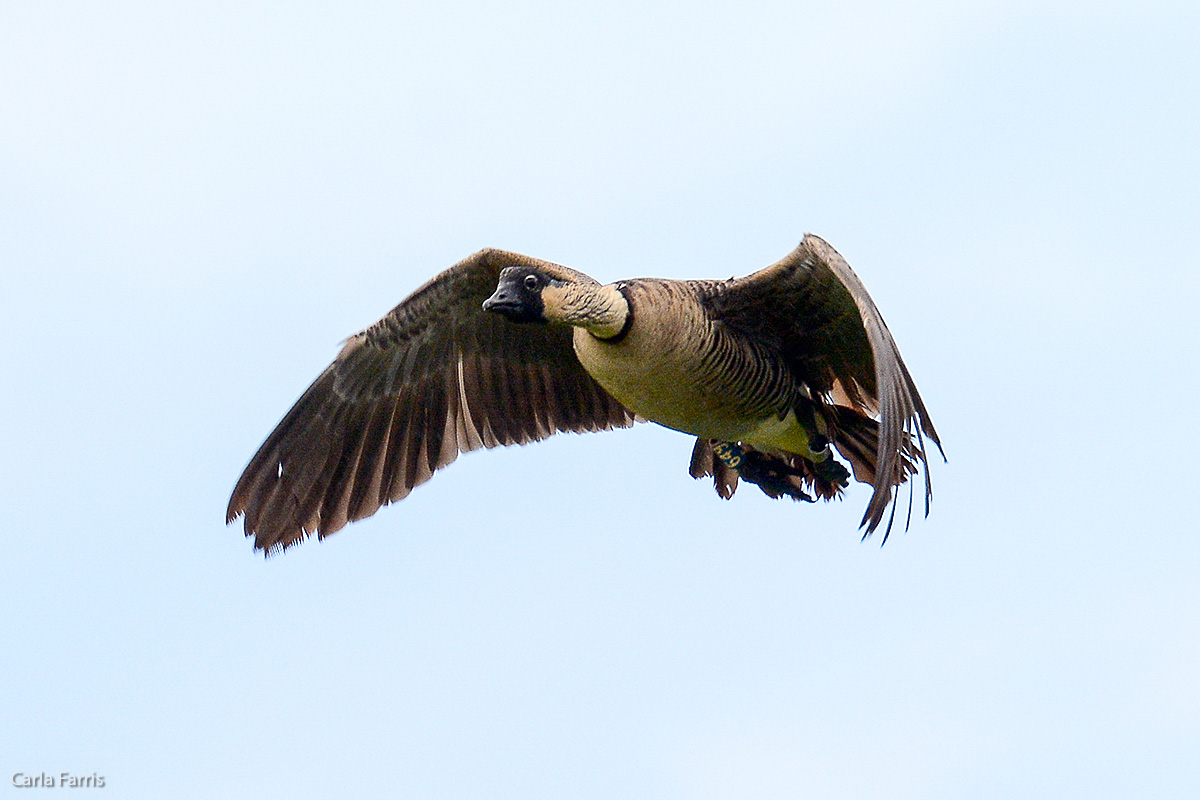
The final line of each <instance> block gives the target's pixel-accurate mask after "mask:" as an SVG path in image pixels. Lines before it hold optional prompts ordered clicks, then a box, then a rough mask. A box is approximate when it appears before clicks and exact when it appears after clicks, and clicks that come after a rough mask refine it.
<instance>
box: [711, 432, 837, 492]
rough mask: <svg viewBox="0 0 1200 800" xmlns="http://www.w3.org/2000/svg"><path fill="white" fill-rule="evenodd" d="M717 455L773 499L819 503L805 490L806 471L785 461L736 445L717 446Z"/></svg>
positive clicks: (714, 447) (714, 449) (720, 444)
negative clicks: (784, 497) (786, 498)
mask: <svg viewBox="0 0 1200 800" xmlns="http://www.w3.org/2000/svg"><path fill="white" fill-rule="evenodd" d="M713 454H714V455H715V456H716V457H717V458H719V459H720V460H721V462H722V463H723V464H725V466H727V467H729V468H730V469H733V470H736V471H737V474H738V477H740V478H741V479H742V480H744V481H749V482H750V483H753V484H755V485H756V486H758V488H760V489H762V490H763V492H764V493H766V494H767V495H768V496H769V497H775V498H778V497H783V496H784V495H787V496H788V497H791V498H792V499H794V500H803V501H804V502H806V503H813V502H816V499H815V498H814V497H813V496H812V495H810V494H808V493H807V492H805V491H804V490H803V489H802V488H801V485H802V482H803V479H804V474H805V473H804V470H801V469H796V468H795V467H793V466H792V465H791V464H788V463H787V462H786V461H784V460H783V459H781V458H778V457H775V456H769V455H767V454H766V453H760V452H758V451H757V450H745V449H743V448H742V447H741V446H740V445H738V444H736V443H734V442H717V443H716V444H714V445H713ZM828 460H829V461H833V459H828ZM835 463H836V462H835Z"/></svg>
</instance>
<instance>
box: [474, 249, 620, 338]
mask: <svg viewBox="0 0 1200 800" xmlns="http://www.w3.org/2000/svg"><path fill="white" fill-rule="evenodd" d="M483 310H484V311H492V312H494V313H497V314H500V315H502V316H504V317H506V318H507V319H509V320H511V321H512V322H540V323H565V324H567V325H574V326H575V327H577V328H583V329H585V330H587V331H588V332H589V333H591V334H592V335H593V336H595V337H597V338H600V339H609V338H612V337H614V336H616V335H618V334H619V333H620V332H621V331H623V330H625V329H626V322H627V321H628V320H629V319H630V315H629V302H628V301H627V300H626V299H625V295H623V294H622V293H621V291H620V290H619V289H618V288H617V286H616V285H615V284H609V285H607V286H601V285H600V284H599V283H597V282H596V281H594V280H592V279H591V278H589V277H588V276H586V275H584V274H583V273H576V272H574V271H573V270H572V271H571V272H570V273H569V274H568V273H567V271H566V270H565V268H564V270H563V274H561V275H556V274H553V273H551V272H549V271H547V270H542V269H538V268H536V267H525V266H521V267H505V268H504V270H503V271H501V273H500V279H499V281H498V283H497V285H496V291H495V292H493V293H492V296H491V297H489V298H488V299H487V300H484V301H483Z"/></svg>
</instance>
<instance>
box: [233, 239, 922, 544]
mask: <svg viewBox="0 0 1200 800" xmlns="http://www.w3.org/2000/svg"><path fill="white" fill-rule="evenodd" d="M521 323H524V324H521ZM643 418H644V419H648V420H651V421H655V422H659V423H660V424H663V425H665V426H667V427H672V428H675V429H678V430H682V431H685V432H688V433H692V434H694V435H696V436H697V437H698V438H697V441H696V445H695V447H694V449H693V453H692V460H691V466H690V472H691V474H692V475H693V476H695V477H701V476H704V475H711V476H713V479H714V484H715V487H716V489H717V492H718V494H720V495H721V496H722V497H730V496H731V495H732V494H733V492H734V490H735V489H736V486H737V482H738V479H739V477H740V478H741V479H742V480H748V481H751V482H753V483H756V484H758V485H759V486H760V487H761V488H762V489H763V491H764V492H766V493H767V494H768V495H770V496H772V497H780V496H784V495H787V496H791V497H793V498H795V499H804V500H811V499H813V495H815V496H816V497H820V498H823V499H831V498H833V497H836V496H838V495H839V494H840V493H841V490H842V488H843V486H844V485H845V482H846V480H845V479H846V478H847V477H848V475H849V473H847V472H846V470H845V469H844V468H843V467H841V465H840V464H838V463H837V461H836V459H834V458H833V456H832V450H831V449H830V447H829V446H828V445H829V444H832V446H833V447H834V448H836V449H837V451H838V453H840V454H841V455H842V456H843V457H844V458H846V459H847V460H848V461H849V462H850V465H851V467H852V469H853V472H854V476H855V478H857V479H858V480H860V481H863V482H866V483H871V484H873V485H874V493H873V495H872V497H871V500H870V502H869V504H868V506H867V510H866V513H865V514H864V516H863V522H862V524H863V525H864V526H865V527H866V534H870V533H871V531H873V530H875V528H876V527H877V526H878V525H879V523H880V521H881V520H882V517H883V514H884V512H885V511H886V509H887V506H888V504H889V501H890V500H891V499H892V498H893V495H894V487H896V486H897V485H899V484H901V483H903V482H904V481H906V480H907V479H908V478H909V477H910V476H911V475H912V474H914V473H915V472H916V471H917V470H918V469H923V470H924V472H925V505H926V513H928V506H929V500H930V497H931V495H932V488H931V485H930V482H929V473H928V465H927V459H926V453H925V445H924V442H923V438H922V437H927V438H929V439H931V440H932V441H933V442H935V443H938V446H939V449H940V443H939V442H938V437H937V433H936V432H935V430H934V428H933V424H932V423H931V421H930V420H929V415H928V413H927V412H926V410H925V407H924V405H923V403H922V402H921V398H920V396H919V395H918V393H917V389H916V386H915V385H914V384H913V381H912V378H911V377H910V376H909V374H908V370H907V368H906V367H905V366H904V362H903V361H902V360H901V358H900V354H899V351H898V350H897V349H896V345H895V342H894V341H893V340H892V337H891V334H890V333H889V332H888V330H887V326H886V325H885V324H884V322H883V318H882V317H881V316H880V315H879V312H878V310H877V309H876V308H875V304H874V303H873V302H872V301H871V299H870V297H869V296H868V295H867V292H866V289H865V288H864V287H863V285H862V283H861V282H860V281H859V279H858V277H857V276H856V275H855V274H854V272H853V271H852V270H851V269H850V267H849V265H848V264H846V262H845V261H844V260H843V259H842V257H841V256H840V255H839V254H838V253H837V252H836V251H835V250H834V249H833V248H832V247H830V246H829V245H828V244H826V243H825V242H824V241H823V240H821V239H819V238H817V237H815V236H811V235H809V236H806V237H805V239H804V241H803V242H802V243H801V244H800V246H799V247H798V248H796V250H794V251H793V252H792V253H790V254H789V255H788V256H787V257H785V258H784V259H782V260H781V261H779V262H778V263H776V264H774V265H772V266H770V267H767V268H766V269H764V270H761V271H759V272H756V273H754V274H753V275H750V276H748V277H746V278H742V279H738V280H730V281H663V280H655V279H640V280H631V281H621V282H618V283H616V284H610V285H608V286H601V285H600V284H599V283H597V282H596V281H594V280H592V279H591V278H589V277H588V276H586V275H584V274H583V273H580V272H576V271H575V270H571V269H569V268H567V267H563V266H560V265H557V264H552V263H550V262H546V261H541V260H538V259H534V258H530V257H528V256H523V255H519V254H516V253H509V252H504V251H500V250H483V251H481V252H479V253H476V254H475V255H473V256H471V257H470V258H467V259H466V260H464V261H462V262H460V263H458V264H456V265H455V266H453V267H451V268H450V269H448V270H446V271H445V272H443V273H442V274H440V275H438V276H437V277H435V278H434V279H433V280H431V281H429V282H428V283H427V284H425V285H424V286H423V287H421V288H420V289H418V290H417V291H416V292H414V293H413V294H412V296H410V297H409V298H408V299H407V300H405V301H404V302H402V303H401V304H400V305H398V306H397V307H396V308H395V309H393V310H392V311H391V312H390V313H389V314H388V315H387V316H385V317H384V318H383V319H381V320H380V321H379V322H377V323H376V324H375V325H373V326H371V327H370V328H368V329H367V330H365V331H363V332H362V333H360V334H358V335H356V336H354V337H352V338H351V339H349V340H348V341H347V343H346V345H345V346H344V347H343V348H342V351H341V353H339V355H338V357H337V358H336V359H335V360H334V362H333V363H332V364H331V365H330V366H329V367H328V368H326V369H325V371H324V372H322V373H321V375H320V376H319V377H318V378H317V380H316V381H315V382H314V383H313V384H312V386H310V387H309V388H308V390H307V391H306V392H305V393H304V394H303V395H302V396H301V397H300V399H299V400H298V401H297V402H296V404H295V405H294V406H293V407H292V409H291V410H290V411H289V412H288V413H287V415H285V416H284V418H283V420H282V421H281V422H280V423H279V424H278V425H277V426H276V428H275V430H274V431H273V432H272V433H271V435H270V436H269V437H267V440H266V441H265V442H264V443H263V445H262V446H261V447H260V448H259V450H258V452H257V453H256V454H255V455H254V457H253V458H252V459H251V460H250V463H249V465H247V467H246V469H245V471H244V472H243V474H242V477H241V479H240V480H239V481H238V483H237V486H236V487H235V488H234V490H233V495H232V497H231V498H230V501H229V508H228V512H227V519H228V520H229V521H233V520H234V519H235V518H237V517H238V516H244V517H245V530H246V534H247V535H248V536H251V535H252V536H254V537H255V546H256V547H258V548H260V549H263V550H266V551H268V552H271V551H274V550H277V549H281V548H286V547H289V546H290V545H292V544H295V543H297V542H299V541H301V540H303V538H304V537H305V536H306V535H310V534H313V533H315V534H317V535H318V536H320V537H324V536H328V535H329V534H332V533H334V532H335V531H337V530H339V529H340V528H342V527H343V526H344V525H345V524H346V523H347V522H351V521H354V520H357V519H362V518H363V517H367V516H370V515H371V514H373V513H374V512H375V511H376V510H378V508H379V507H380V506H381V505H386V504H387V503H390V502H393V501H396V500H399V499H401V498H403V497H405V496H406V495H407V494H408V493H409V492H410V491H412V489H413V488H414V487H415V486H418V485H420V484H421V483H423V482H425V481H426V480H428V479H429V478H430V477H431V476H432V475H433V473H434V472H435V471H436V470H438V469H440V468H442V467H444V466H446V465H447V464H449V463H450V462H452V461H453V460H454V459H455V458H456V457H457V456H458V454H459V453H460V452H467V451H469V450H475V449H477V448H480V447H495V446H498V445H508V444H525V443H526V442H531V441H536V440H539V439H544V438H546V437H547V436H550V435H552V434H554V433H556V432H558V431H576V432H583V431H600V430H608V429H611V428H620V427H628V426H630V425H632V424H633V422H634V420H635V419H643ZM810 492H811V493H812V494H811V495H810V494H809V493H810ZM890 526H891V523H890V522H889V525H888V528H889V529H890ZM885 540H886V536H885Z"/></svg>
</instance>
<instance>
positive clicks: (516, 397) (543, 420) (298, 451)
mask: <svg viewBox="0 0 1200 800" xmlns="http://www.w3.org/2000/svg"><path fill="white" fill-rule="evenodd" d="M507 266H536V267H539V268H541V269H546V270H552V271H560V272H564V273H570V274H571V275H572V276H575V277H577V276H578V275H579V273H575V272H574V271H573V270H568V269H567V268H566V267H561V266H559V265H556V264H551V263H550V262H545V261H540V260H538V259H533V258H530V257H528V256H523V255H519V254H516V253H509V252H504V251H500V250H483V251H481V252H479V253H476V254H475V255H473V256H471V257H470V258H467V259H466V260H464V261H462V262H460V263H458V264H456V265H455V266H453V267H451V268H450V269H448V270H446V271H445V272H443V273H442V274H440V275H438V276H437V277H435V278H433V280H431V281H429V282H428V283H427V284H425V285H424V286H423V287H421V288H420V289H418V290H417V291H416V292H414V293H413V294H412V295H411V296H410V297H409V298H408V299H406V300H405V301H404V302H402V303H401V304H400V305H398V306H397V307H396V308H395V309H393V310H392V311H391V312H390V313H389V314H388V315H387V316H385V317H384V318H383V319H381V320H380V321H379V322H377V323H376V324H375V325H373V326H371V327H370V328H368V329H367V330H365V331H363V332H362V333H360V334H357V335H356V336H353V337H351V338H350V339H349V340H348V341H347V343H346V345H345V346H344V347H343V348H342V351H341V353H340V354H339V355H338V357H337V358H336V359H335V360H334V362H333V363H332V364H330V365H329V367H327V368H326V369H325V371H324V372H322V373H321V375H320V376H319V377H318V378H317V379H316V381H314V382H313V384H312V385H311V386H310V387H309V388H308V389H307V391H305V392H304V394H303V395H302V396H301V397H300V399H299V400H297V401H296V404H295V405H294V406H293V407H292V409H291V410H290V411H289V412H288V413H287V414H286V415H285V416H284V418H283V420H282V421H280V423H279V424H278V425H277V426H276V428H275V430H274V431H273V432H272V433H271V435H270V436H268V437H267V439H266V441H265V442H264V443H263V445H262V446H261V447H260V448H259V450H258V452H257V453H256V454H255V455H254V457H253V458H252V459H251V460H250V463H249V464H248V465H247V467H246V469H245V471H244V472H243V473H242V476H241V478H240V480H238V483H237V486H235V487H234V490H233V495H232V497H231V498H230V500H229V507H228V509H227V512H226V518H227V520H228V521H233V520H234V519H236V518H237V517H238V516H244V517H245V531H246V535H247V536H254V539H255V547H257V548H258V549H261V550H264V551H267V552H273V551H275V550H278V549H283V548H287V547H289V546H291V545H293V544H296V543H298V542H300V541H302V540H303V539H304V538H305V537H306V536H308V535H312V534H314V533H315V534H317V536H318V537H320V538H324V537H325V536H328V535H330V534H332V533H334V532H335V531H337V530H339V529H341V528H342V527H343V526H345V525H346V523H347V522H351V521H354V520H358V519H362V518H364V517H368V516H370V515H371V514H373V513H375V511H377V510H378V509H379V508H380V506H383V505H386V504H388V503H391V502H394V501H396V500H400V499H402V498H403V497H405V496H407V495H408V493H409V492H411V491H412V489H413V487H415V486H418V485H420V484H422V483H424V482H425V481H427V480H429V478H430V477H432V475H433V473H434V472H435V471H436V470H438V469H441V468H442V467H444V466H446V465H447V464H449V463H451V462H452V461H454V460H455V459H456V458H457V457H458V454H459V453H460V452H467V451H470V450H475V449H478V448H480V447H497V446H499V445H510V444H525V443H527V442H531V441H536V440H539V439H544V438H546V437H548V436H551V435H553V434H554V433H556V432H558V431H575V432H585V431H602V430H609V429H612V428H622V427H629V426H631V425H632V424H633V421H634V419H633V415H632V414H630V413H629V412H628V411H627V410H626V409H625V408H623V407H622V406H621V404H620V403H618V402H617V401H616V400H615V399H614V398H613V397H612V396H611V395H609V394H608V393H607V392H606V391H604V389H602V388H601V387H600V385H599V384H597V383H596V382H595V380H593V379H592V377H591V376H590V375H588V374H587V372H585V371H584V369H583V367H582V366H581V365H580V363H579V361H578V359H577V358H576V357H575V353H574V350H573V348H572V345H571V335H572V334H571V328H569V327H567V326H557V325H550V326H547V325H514V324H512V323H510V322H508V321H507V320H504V319H502V318H501V317H500V316H499V315H496V314H490V313H487V312H485V311H483V310H482V308H481V306H482V304H483V301H484V300H485V299H486V298H487V297H488V296H489V295H490V294H491V293H492V292H493V290H494V289H495V287H496V283H497V280H498V279H499V275H500V271H501V270H502V269H503V268H504V267H507ZM589 280H590V279H589Z"/></svg>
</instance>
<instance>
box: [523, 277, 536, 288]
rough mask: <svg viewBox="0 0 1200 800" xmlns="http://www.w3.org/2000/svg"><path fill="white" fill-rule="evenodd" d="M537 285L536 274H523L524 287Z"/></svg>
mask: <svg viewBox="0 0 1200 800" xmlns="http://www.w3.org/2000/svg"><path fill="white" fill-rule="evenodd" d="M537 285H538V279H537V276H536V275H526V276H525V288H526V289H536V288H537Z"/></svg>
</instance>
